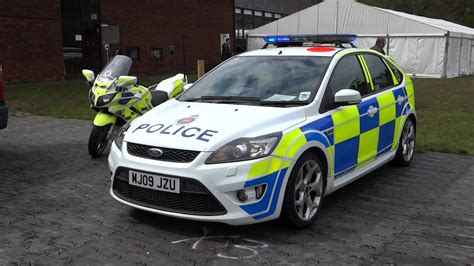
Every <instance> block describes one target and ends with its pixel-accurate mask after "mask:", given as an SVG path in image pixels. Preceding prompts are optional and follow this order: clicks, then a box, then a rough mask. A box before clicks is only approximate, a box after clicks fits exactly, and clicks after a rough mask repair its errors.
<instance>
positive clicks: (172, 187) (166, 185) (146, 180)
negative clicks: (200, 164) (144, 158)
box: [128, 171, 179, 193]
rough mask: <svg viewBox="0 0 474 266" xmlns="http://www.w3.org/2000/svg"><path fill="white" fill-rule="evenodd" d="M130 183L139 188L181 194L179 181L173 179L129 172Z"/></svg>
mask: <svg viewBox="0 0 474 266" xmlns="http://www.w3.org/2000/svg"><path fill="white" fill-rule="evenodd" d="M128 183H129V184H130V185H132V186H137V187H143V188H149V189H154V190H160V191H166V192H171V193H179V179H178V178H173V177H165V176H159V175H154V174H147V173H140V172H135V171H129V172H128Z"/></svg>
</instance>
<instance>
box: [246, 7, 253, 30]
mask: <svg viewBox="0 0 474 266" xmlns="http://www.w3.org/2000/svg"><path fill="white" fill-rule="evenodd" d="M244 29H245V30H251V29H253V12H252V10H248V9H244Z"/></svg>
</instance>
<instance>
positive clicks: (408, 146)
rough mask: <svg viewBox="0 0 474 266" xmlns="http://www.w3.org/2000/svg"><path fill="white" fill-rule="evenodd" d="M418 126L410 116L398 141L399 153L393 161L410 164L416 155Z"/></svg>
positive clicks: (404, 164) (400, 164)
mask: <svg viewBox="0 0 474 266" xmlns="http://www.w3.org/2000/svg"><path fill="white" fill-rule="evenodd" d="M415 144H416V126H415V122H414V121H413V118H408V119H407V121H406V122H405V125H404V126H403V130H402V134H401V135H400V140H399V141H398V148H397V154H396V155H395V158H394V160H393V162H394V163H395V164H396V165H399V166H408V165H410V163H411V161H412V160H413V156H414V155H415Z"/></svg>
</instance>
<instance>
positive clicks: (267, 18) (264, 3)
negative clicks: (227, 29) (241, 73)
mask: <svg viewBox="0 0 474 266" xmlns="http://www.w3.org/2000/svg"><path fill="white" fill-rule="evenodd" d="M321 1H322V0H292V1H288V0H259V1H255V0H235V38H236V46H237V52H242V51H244V50H245V49H246V47H247V40H246V35H247V32H248V31H249V30H252V29H255V28H258V27H260V26H263V25H264V24H267V23H270V22H272V21H275V20H278V19H280V18H282V17H285V16H287V15H290V14H293V13H295V12H298V11H300V10H302V9H305V8H307V7H310V6H312V5H315V4H318V3H320V2H321Z"/></svg>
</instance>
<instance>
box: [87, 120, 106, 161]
mask: <svg viewBox="0 0 474 266" xmlns="http://www.w3.org/2000/svg"><path fill="white" fill-rule="evenodd" d="M111 129H112V125H105V126H101V127H99V126H94V127H93V128H92V131H91V134H90V136H89V144H88V149H89V154H90V155H91V156H92V158H99V157H100V156H101V155H102V153H104V151H105V149H106V148H107V146H108V145H109V142H110V138H111V134H110V132H109V131H110V130H111Z"/></svg>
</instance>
